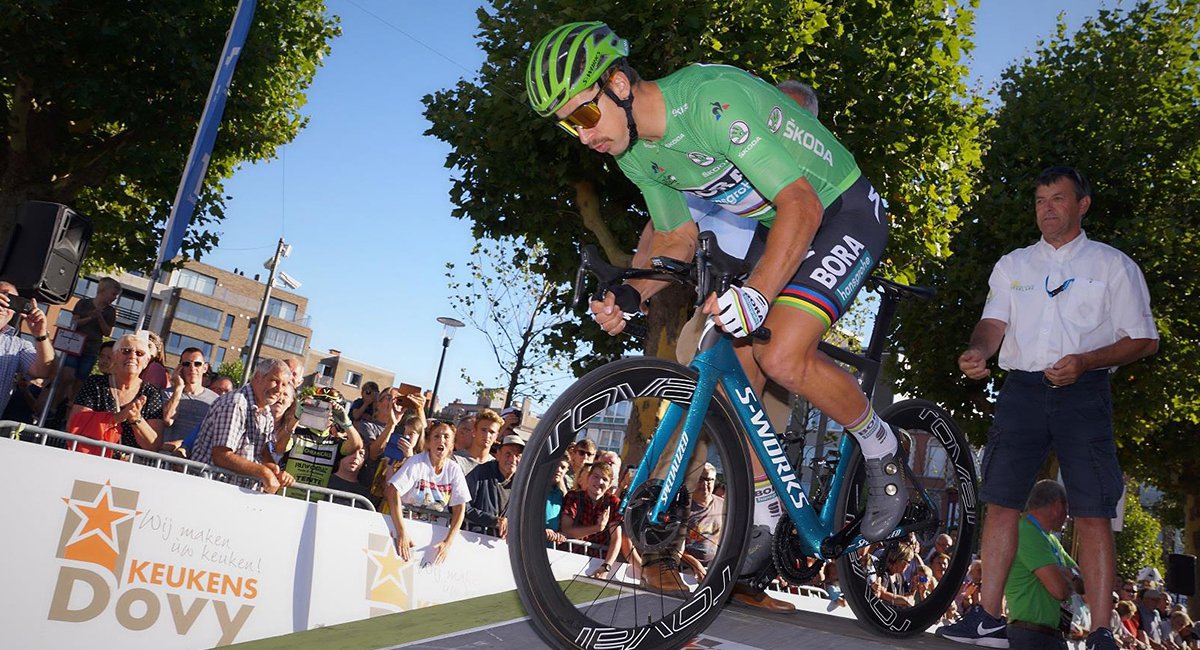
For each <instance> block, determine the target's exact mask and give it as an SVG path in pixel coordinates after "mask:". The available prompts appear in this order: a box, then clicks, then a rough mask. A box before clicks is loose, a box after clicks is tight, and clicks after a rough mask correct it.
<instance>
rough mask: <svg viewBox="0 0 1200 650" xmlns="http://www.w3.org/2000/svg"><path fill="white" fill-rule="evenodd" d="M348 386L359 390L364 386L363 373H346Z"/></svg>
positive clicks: (351, 371)
mask: <svg viewBox="0 0 1200 650" xmlns="http://www.w3.org/2000/svg"><path fill="white" fill-rule="evenodd" d="M346 385H347V386H353V387H355V388H358V387H359V386H362V373H361V372H354V371H353V370H347V371H346Z"/></svg>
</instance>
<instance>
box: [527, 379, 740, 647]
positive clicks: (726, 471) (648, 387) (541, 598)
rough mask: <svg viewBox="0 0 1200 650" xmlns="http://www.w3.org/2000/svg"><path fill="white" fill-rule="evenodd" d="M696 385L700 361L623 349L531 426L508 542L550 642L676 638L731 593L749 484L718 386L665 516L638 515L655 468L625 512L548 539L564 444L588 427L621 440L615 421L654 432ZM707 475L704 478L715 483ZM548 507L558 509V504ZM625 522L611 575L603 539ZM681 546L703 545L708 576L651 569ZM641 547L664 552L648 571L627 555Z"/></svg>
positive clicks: (651, 642) (649, 643)
mask: <svg viewBox="0 0 1200 650" xmlns="http://www.w3.org/2000/svg"><path fill="white" fill-rule="evenodd" d="M695 389H696V373H695V371H693V370H691V369H688V368H685V367H683V366H680V365H679V364H675V363H670V362H667V361H663V360H660V359H653V358H645V357H636V358H628V359H622V360H619V361H616V362H613V363H610V364H607V365H605V366H604V367H602V368H599V369H597V370H595V371H592V372H591V373H589V374H587V375H586V376H584V377H583V378H582V379H580V380H579V381H577V382H576V383H575V384H574V385H573V386H571V388H569V389H568V390H567V391H566V392H565V393H563V394H562V396H561V397H559V398H558V399H557V400H556V401H555V402H554V404H553V406H551V407H550V409H549V411H547V412H546V414H545V416H543V417H542V419H541V422H540V423H539V424H538V426H537V429H536V430H535V431H534V433H533V435H532V437H530V439H529V443H528V445H527V446H526V447H525V453H524V454H523V456H522V458H521V464H520V467H519V468H518V471H517V477H516V481H515V483H514V485H513V493H512V498H511V504H512V506H513V507H510V508H509V513H510V526H509V540H508V541H509V553H510V559H511V561H512V569H513V575H514V577H515V578H516V583H517V592H518V594H519V595H520V598H521V602H522V604H523V605H524V606H525V611H526V612H527V613H528V614H529V616H530V619H531V620H532V622H533V625H534V628H535V629H536V630H537V632H538V634H539V635H540V636H541V637H542V638H543V639H544V640H545V641H546V642H547V643H548V644H549V645H550V646H552V647H555V648H632V647H635V646H636V647H637V648H652V649H670V648H678V647H681V646H682V645H684V644H685V643H687V641H688V640H690V639H692V638H693V637H695V636H696V635H697V634H699V633H700V632H701V631H702V630H704V629H705V628H706V627H707V626H708V625H709V624H710V623H711V622H712V620H713V619H714V618H715V617H716V616H717V614H719V613H720V609H721V606H722V605H723V604H724V603H725V601H726V599H728V597H729V595H730V593H731V590H732V588H733V585H734V581H735V580H736V579H737V575H738V572H737V567H738V559H739V557H740V556H741V553H742V549H743V547H744V546H745V543H746V537H747V534H748V532H749V527H750V517H751V508H750V502H751V494H750V493H751V489H752V487H751V481H750V477H749V473H748V464H747V456H746V451H745V447H744V446H743V445H744V443H743V441H742V438H741V436H740V435H739V433H738V432H739V431H740V429H739V428H738V427H737V426H736V425H735V424H734V423H735V422H736V420H735V419H734V414H733V409H732V406H731V405H730V404H729V403H728V401H727V400H726V399H725V398H724V397H723V396H721V395H719V394H718V395H715V396H714V397H713V399H712V400H710V403H709V405H708V411H707V415H706V417H705V420H704V426H703V428H702V430H701V432H700V438H699V445H698V447H697V449H696V452H695V456H694V457H693V462H692V463H691V464H690V465H689V467H688V469H689V471H688V472H687V474H686V476H687V477H688V479H689V480H686V481H685V483H684V488H683V489H681V490H680V495H679V497H678V498H677V503H676V504H675V506H673V507H672V509H671V513H672V516H671V517H670V520H669V521H668V522H667V523H665V524H655V525H649V524H647V522H646V521H645V520H644V518H642V517H640V516H639V515H640V514H642V513H644V512H645V511H646V507H645V504H646V502H647V500H648V499H649V498H651V497H653V496H654V495H656V494H657V492H656V490H657V488H658V485H659V484H658V483H657V482H656V481H654V480H651V481H647V482H646V483H645V484H643V486H642V487H641V488H640V489H639V490H637V491H636V492H635V493H634V495H633V497H631V499H630V501H629V509H628V511H626V512H624V513H621V514H622V516H623V517H624V519H625V521H624V522H622V521H621V520H620V519H619V518H610V519H609V521H608V526H607V529H602V530H601V531H600V533H597V534H596V536H594V537H593V538H592V539H590V540H588V541H586V543H585V542H584V541H576V540H572V541H571V542H570V543H569V544H566V545H564V544H558V545H553V544H549V543H548V542H547V533H546V530H547V528H548V527H553V523H550V522H548V521H547V513H548V509H547V504H548V503H553V502H554V501H556V500H558V498H559V495H561V492H559V489H558V487H557V483H556V481H555V475H556V472H557V471H560V467H561V463H562V461H563V458H564V453H565V452H566V450H567V447H568V445H570V443H571V442H573V441H575V440H576V439H577V438H581V437H584V436H587V437H591V438H592V439H593V440H594V441H596V442H598V443H600V446H601V447H602V448H603V447H604V446H606V445H605V443H609V444H613V437H614V434H615V433H616V432H617V431H627V432H631V433H630V434H627V435H636V433H632V432H638V431H644V432H652V431H654V430H655V429H656V428H657V427H658V424H659V423H660V422H661V421H662V420H663V419H664V417H669V416H668V415H667V413H668V411H669V410H671V409H672V408H674V409H678V408H679V407H682V408H684V409H687V408H688V407H690V405H691V403H692V396H693V393H694V391H695ZM673 451H674V446H673V445H668V446H667V449H666V451H665V452H664V454H663V455H664V457H667V458H666V459H667V460H669V457H670V455H671V454H672V453H673ZM704 462H709V463H712V464H713V465H714V466H715V467H716V469H717V483H718V485H721V484H723V485H724V488H725V496H724V498H723V500H721V497H717V496H713V497H712V498H711V499H706V503H707V504H708V505H705V506H703V507H701V508H700V509H697V504H696V501H695V500H696V499H697V498H698V499H705V497H706V492H704V491H702V492H701V493H700V494H696V489H697V488H698V487H699V486H698V483H697V482H696V481H695V480H694V477H695V476H696V475H698V469H699V468H700V467H702V466H703V463H704ZM617 469H618V471H620V468H617ZM581 474H584V475H585V476H586V473H585V472H582V471H581ZM602 474H603V472H602ZM663 474H664V473H663V472H654V473H652V475H651V479H661V478H662V476H663ZM590 483H591V479H589V478H584V477H576V480H575V488H573V489H579V488H583V489H584V490H585V492H586V493H587V495H588V498H589V499H590V498H591V494H592V493H593V492H587V489H588V488H589V487H590ZM706 485H708V487H706V488H704V487H701V488H700V489H701V490H712V486H711V485H709V484H707V483H706ZM622 487H623V486H622ZM592 489H593V490H594V489H601V488H592ZM555 493H557V494H555ZM692 495H695V496H694V497H693V496H692ZM567 498H568V499H578V498H579V497H578V496H575V497H572V496H570V495H568V497H567ZM576 503H578V501H576ZM718 506H719V507H718ZM549 511H550V512H553V511H554V508H553V506H552V507H551V508H550V510H549ZM580 512H583V511H580ZM560 516H561V520H562V522H566V521H567V520H568V514H567V511H566V510H564V511H563V512H562V513H561V515H560ZM581 516H582V515H581ZM563 530H565V529H563ZM618 534H619V535H620V536H621V538H622V539H624V540H625V549H624V551H623V553H622V559H619V560H618V562H617V563H615V564H614V565H613V568H612V570H611V571H609V573H608V575H607V576H605V577H604V578H603V579H600V578H593V577H591V576H592V574H593V573H594V572H595V571H596V570H597V569H598V568H599V567H600V564H601V563H602V562H603V559H602V558H603V557H604V556H605V555H606V551H605V544H607V543H608V542H609V541H610V540H612V539H615V538H616V536H617V535H618ZM600 537H603V538H604V539H599V538H600ZM555 546H557V548H556V547H555ZM685 546H686V548H687V550H688V552H689V555H691V556H692V557H696V556H697V555H699V556H702V557H701V559H702V560H703V561H702V562H701V564H702V569H701V573H703V574H704V576H703V579H701V580H696V574H694V573H688V572H685V573H678V572H676V571H674V570H673V569H670V568H669V569H668V570H667V571H665V572H659V573H654V576H656V578H652V577H651V575H650V573H651V572H653V571H661V569H662V567H663V566H668V567H671V566H674V563H675V562H677V561H678V560H679V558H680V557H681V553H682V551H683V550H684V548H685ZM634 549H637V551H638V552H637V554H636V555H637V556H638V557H647V558H654V559H658V560H660V561H659V563H658V564H657V565H656V566H657V569H655V567H651V571H650V572H644V571H643V569H642V567H640V566H637V565H636V564H635V563H631V562H630V561H629V560H630V558H632V557H633V556H634V555H635V554H634V553H633V550H634ZM661 558H666V559H667V562H666V563H664V562H662V561H661ZM664 576H665V577H664ZM664 582H666V584H664Z"/></svg>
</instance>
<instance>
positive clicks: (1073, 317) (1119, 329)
mask: <svg viewBox="0 0 1200 650" xmlns="http://www.w3.org/2000/svg"><path fill="white" fill-rule="evenodd" d="M988 288H989V291H988V298H987V303H986V304H985V305H984V307H983V318H992V319H995V320H998V321H1002V322H1004V323H1006V324H1007V329H1006V330H1005V333H1004V342H1003V343H1002V344H1001V345H1000V367H1001V368H1004V369H1006V370H1025V371H1029V372H1041V371H1043V370H1045V369H1046V368H1049V367H1051V366H1053V365H1054V364H1055V363H1056V362H1058V360H1059V359H1062V358H1063V357H1065V356H1066V355H1068V354H1079V353H1082V352H1090V351H1092V350H1096V349H1099V348H1102V347H1105V346H1107V345H1111V344H1113V343H1115V342H1117V341H1118V340H1120V339H1122V338H1124V337H1126V336H1128V337H1129V338H1131V339H1157V338H1158V330H1157V328H1156V327H1155V325H1154V319H1153V317H1152V316H1151V314H1150V292H1149V290H1148V289H1147V288H1146V279H1145V278H1144V277H1142V271H1141V269H1139V268H1138V266H1137V264H1136V263H1134V261H1133V260H1131V259H1129V257H1128V256H1127V255H1125V254H1124V253H1122V252H1121V251H1119V250H1117V249H1115V248H1113V247H1112V246H1109V245H1108V244H1102V243H1100V242H1096V241H1092V240H1090V239H1088V238H1087V234H1086V233H1082V232H1081V233H1080V234H1079V236H1078V237H1076V238H1075V239H1073V240H1071V241H1070V242H1068V243H1067V244H1065V245H1063V246H1062V247H1061V248H1057V249H1056V248H1054V247H1053V246H1051V245H1050V244H1049V243H1047V242H1046V240H1045V239H1041V240H1038V242H1037V243H1036V244H1034V245H1032V246H1027V247H1025V248H1018V249H1017V250H1015V251H1013V252H1011V253H1009V254H1008V255H1005V256H1004V257H1002V258H1000V261H999V262H996V266H995V267H994V268H993V269H992V276H991V277H990V278H989V279H988ZM1051 293H1054V294H1055V295H1053V296H1051V295H1050V294H1051Z"/></svg>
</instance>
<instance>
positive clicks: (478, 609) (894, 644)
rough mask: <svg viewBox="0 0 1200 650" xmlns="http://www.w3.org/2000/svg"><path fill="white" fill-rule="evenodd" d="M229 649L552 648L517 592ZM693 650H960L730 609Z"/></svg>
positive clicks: (800, 615)
mask: <svg viewBox="0 0 1200 650" xmlns="http://www.w3.org/2000/svg"><path fill="white" fill-rule="evenodd" d="M232 647H235V648H243V649H245V650H325V649H335V648H336V649H338V650H342V649H346V650H359V649H361V650H377V649H380V648H389V649H390V648H406V649H411V650H459V649H462V650H467V649H470V650H477V649H482V648H516V649H519V650H534V649H536V648H545V647H547V646H546V644H545V643H544V642H543V641H542V640H541V638H540V637H538V635H537V633H536V632H534V630H533V627H532V625H531V624H530V623H529V621H528V620H527V619H526V618H525V616H524V612H523V611H522V610H521V605H520V602H519V601H518V600H517V595H516V592H508V593H503V594H495V595H492V596H484V597H481V598H473V599H470V600H464V601H459V602H456V603H449V604H446V605H437V606H435V607H428V608H425V609H419V610H415V611H411V612H403V613H400V614H391V615H387V616H379V617H376V618H372V619H368V620H364V621H355V622H352V623H345V624H342V625H334V626H330V627H325V628H320V629H316V630H309V631H308V632H300V633H297V634H289V635H287V636H281V637H274V638H271V639H263V640H260V641H253V642H250V643H244V644H239V645H236V646H232ZM688 647H689V648H696V649H703V650H774V649H776V648H789V649H790V648H820V649H821V650H843V649H846V650H849V649H851V648H853V649H855V650H858V649H862V650H880V649H885V648H956V649H961V648H962V646H961V645H959V644H957V643H951V642H949V641H945V640H942V639H938V638H936V637H934V636H933V635H931V634H921V635H918V636H915V637H911V638H907V639H891V638H886V637H881V636H879V635H877V634H874V633H872V632H870V631H868V630H867V629H866V628H863V627H861V626H860V625H859V624H858V623H857V622H856V621H854V620H852V619H847V618H841V617H837V616H830V615H826V614H820V613H814V612H806V611H797V612H795V613H793V614H769V613H765V612H760V611H759V610H756V609H753V608H749V607H744V606H739V605H729V606H726V608H725V610H724V611H723V612H722V613H721V615H720V616H719V617H718V618H717V620H716V622H715V623H713V624H712V625H711V626H709V628H708V629H707V630H705V632H704V634H702V635H700V636H699V637H697V638H696V639H693V641H692V643H691V644H690V645H689V646H688Z"/></svg>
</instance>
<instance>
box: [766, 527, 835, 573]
mask: <svg viewBox="0 0 1200 650" xmlns="http://www.w3.org/2000/svg"><path fill="white" fill-rule="evenodd" d="M807 557H808V556H806V555H805V554H804V552H803V551H802V550H800V533H799V531H797V530H796V524H794V523H792V520H791V519H788V518H787V517H786V516H784V517H782V518H780V520H779V523H778V524H777V525H776V526H775V538H774V539H773V540H772V543H771V559H772V560H773V561H774V563H775V570H776V571H778V572H779V575H780V576H782V577H783V579H784V580H787V581H788V583H789V584H793V585H802V584H806V583H807V582H808V581H809V580H812V578H813V576H815V575H817V573H818V572H819V571H820V570H821V567H823V566H824V565H825V562H824V561H823V560H817V561H815V562H813V563H812V565H809V564H808V562H807V561H806V559H807Z"/></svg>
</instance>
